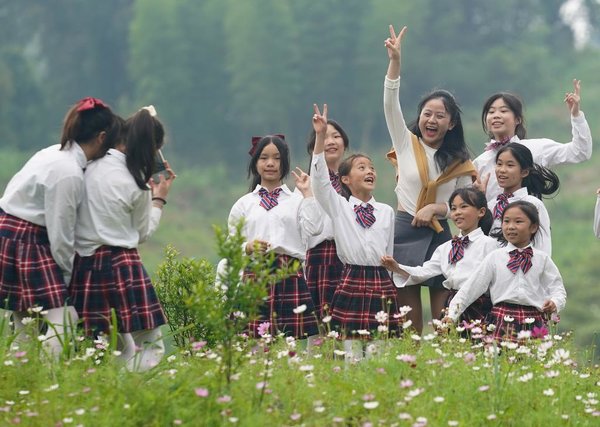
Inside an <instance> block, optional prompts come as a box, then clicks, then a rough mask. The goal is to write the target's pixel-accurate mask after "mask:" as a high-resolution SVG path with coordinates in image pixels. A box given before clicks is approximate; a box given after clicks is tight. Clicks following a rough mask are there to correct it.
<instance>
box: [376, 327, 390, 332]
mask: <svg viewBox="0 0 600 427" xmlns="http://www.w3.org/2000/svg"><path fill="white" fill-rule="evenodd" d="M387 331H388V327H387V326H386V325H379V326H377V332H381V333H385V332H387Z"/></svg>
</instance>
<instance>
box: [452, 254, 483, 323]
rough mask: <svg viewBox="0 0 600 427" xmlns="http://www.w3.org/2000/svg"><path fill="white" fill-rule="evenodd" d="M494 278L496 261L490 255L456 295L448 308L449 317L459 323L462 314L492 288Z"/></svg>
mask: <svg viewBox="0 0 600 427" xmlns="http://www.w3.org/2000/svg"><path fill="white" fill-rule="evenodd" d="M494 276H495V274H494V260H493V256H492V254H490V255H488V256H486V257H485V259H484V260H483V262H482V263H481V264H480V265H479V267H478V268H477V270H475V272H474V273H473V275H471V277H470V279H469V280H467V281H466V282H465V283H464V285H462V286H461V287H460V290H459V291H458V292H457V293H456V295H454V298H452V301H450V304H449V306H448V316H449V317H450V318H451V319H452V320H453V321H454V322H456V321H458V318H459V317H460V315H461V314H462V312H463V311H465V309H466V308H467V307H469V306H470V305H471V304H473V302H474V301H475V300H476V299H477V298H479V297H480V296H481V295H483V293H484V292H485V291H487V290H488V289H489V288H490V285H491V284H492V282H493V280H494Z"/></svg>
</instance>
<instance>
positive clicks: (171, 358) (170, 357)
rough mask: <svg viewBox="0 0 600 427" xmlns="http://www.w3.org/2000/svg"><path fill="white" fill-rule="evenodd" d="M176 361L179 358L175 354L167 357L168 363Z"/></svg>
mask: <svg viewBox="0 0 600 427" xmlns="http://www.w3.org/2000/svg"><path fill="white" fill-rule="evenodd" d="M175 359H177V356H175V355H174V354H172V355H170V356H169V357H167V362H169V363H170V362H174V361H175Z"/></svg>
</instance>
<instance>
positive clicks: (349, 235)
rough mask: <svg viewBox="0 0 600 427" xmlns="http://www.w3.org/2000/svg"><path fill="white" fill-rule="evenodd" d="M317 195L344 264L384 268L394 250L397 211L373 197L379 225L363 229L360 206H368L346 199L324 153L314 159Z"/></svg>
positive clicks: (352, 198)
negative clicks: (333, 180)
mask: <svg viewBox="0 0 600 427" xmlns="http://www.w3.org/2000/svg"><path fill="white" fill-rule="evenodd" d="M312 171H313V182H312V184H313V193H314V195H315V198H316V199H317V202H319V205H321V207H322V208H323V210H324V211H325V212H326V213H327V215H328V216H329V217H330V218H331V220H332V223H333V234H334V237H335V243H336V248H337V253H338V257H339V258H340V260H341V261H342V262H343V263H344V264H353V265H363V266H380V265H381V257H382V256H384V255H390V256H391V255H392V254H393V251H394V210H393V209H392V207H391V206H388V205H386V204H384V203H379V202H376V201H375V199H374V198H371V199H370V200H369V202H368V203H370V204H371V205H372V206H373V208H374V210H373V214H374V215H375V218H376V219H375V223H374V224H373V225H372V226H371V227H369V228H365V227H362V226H361V225H360V224H359V223H358V222H356V213H355V212H354V207H355V206H356V205H363V206H364V205H365V203H364V202H362V201H361V200H359V199H357V198H356V197H354V196H350V199H349V200H346V198H345V197H344V196H341V195H339V194H338V193H337V192H336V191H335V189H334V188H333V186H332V185H331V182H330V180H329V173H328V171H327V163H326V162H325V155H324V154H323V153H321V154H317V155H314V156H313V160H312Z"/></svg>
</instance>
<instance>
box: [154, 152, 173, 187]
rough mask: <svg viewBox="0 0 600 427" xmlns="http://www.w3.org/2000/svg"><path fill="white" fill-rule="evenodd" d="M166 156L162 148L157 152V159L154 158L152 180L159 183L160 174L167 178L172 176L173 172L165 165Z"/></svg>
mask: <svg viewBox="0 0 600 427" xmlns="http://www.w3.org/2000/svg"><path fill="white" fill-rule="evenodd" d="M165 162H166V159H165V156H163V153H162V151H161V150H158V151H157V153H156V159H155V160H154V173H153V174H152V180H153V181H154V182H155V183H156V184H158V183H159V182H160V176H161V175H162V176H164V177H165V179H169V178H171V172H169V171H168V170H167V168H166V166H165Z"/></svg>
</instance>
